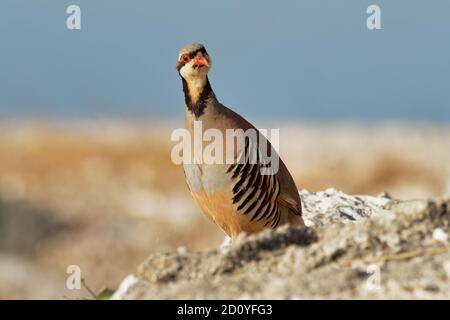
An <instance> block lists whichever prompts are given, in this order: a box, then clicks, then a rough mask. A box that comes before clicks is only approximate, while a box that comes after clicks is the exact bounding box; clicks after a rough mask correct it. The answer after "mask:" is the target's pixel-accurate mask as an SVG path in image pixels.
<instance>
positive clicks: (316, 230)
mask: <svg viewBox="0 0 450 320" xmlns="http://www.w3.org/2000/svg"><path fill="white" fill-rule="evenodd" d="M301 195H302V200H303V202H304V209H305V210H304V216H305V221H306V223H307V225H308V227H306V228H302V229H295V228H289V227H282V228H279V229H277V230H275V231H272V230H270V231H266V232H263V233H260V234H257V235H251V236H245V235H243V236H241V237H239V238H238V239H237V240H236V241H234V243H232V244H231V245H230V246H228V247H224V248H218V249H215V250H209V251H202V252H190V251H188V250H186V249H185V248H183V247H180V248H178V250H177V251H173V252H168V253H162V254H155V255H151V256H150V257H149V258H148V259H147V260H146V261H145V262H144V263H142V264H141V265H140V266H139V267H138V269H137V271H136V273H135V274H134V275H130V276H128V277H127V278H126V279H125V280H124V281H123V282H122V284H121V286H120V287H119V289H118V290H117V291H116V293H115V294H114V295H113V298H115V299H310V298H314V299H315V298H326V299H330V298H331V299H335V298H337V299H341V298H343V299H346V298H363V299H372V298H375V299H377V298H378V299H379V298H381V299H384V298H388V299H394V298H395V299H396V298H400V299H406V298H413V299H426V298H443V299H448V298H450V251H449V248H450V246H449V239H448V234H449V232H450V208H449V205H450V197H447V198H445V197H444V198H441V199H434V200H411V201H399V200H392V199H390V197H389V196H388V195H387V194H382V195H379V196H378V197H370V196H348V195H346V194H343V193H341V192H338V191H336V190H334V189H329V190H326V191H324V192H318V193H311V192H308V191H306V190H304V191H302V192H301Z"/></svg>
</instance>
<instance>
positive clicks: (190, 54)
mask: <svg viewBox="0 0 450 320" xmlns="http://www.w3.org/2000/svg"><path fill="white" fill-rule="evenodd" d="M199 52H201V53H203V54H207V53H206V49H205V48H200V49H197V50H195V51H192V52H189V53H188V55H189V58H191V59H193V58H194V57H195V56H196V55H197V53H199Z"/></svg>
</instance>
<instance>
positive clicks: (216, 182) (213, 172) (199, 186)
mask: <svg viewBox="0 0 450 320" xmlns="http://www.w3.org/2000/svg"><path fill="white" fill-rule="evenodd" d="M224 170H226V168H224V167H223V165H215V164H213V165H209V164H185V165H184V174H185V175H186V181H187V184H188V185H189V189H190V190H191V192H195V193H197V192H205V193H206V194H208V195H213V194H215V193H216V192H218V191H220V190H222V189H223V188H224V187H225V186H226V185H227V184H228V183H229V182H230V180H229V179H228V177H227V176H226V175H225V174H224V172H225V171H224Z"/></svg>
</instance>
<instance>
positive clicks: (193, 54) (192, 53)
mask: <svg viewBox="0 0 450 320" xmlns="http://www.w3.org/2000/svg"><path fill="white" fill-rule="evenodd" d="M199 52H201V53H202V54H205V55H207V54H208V53H207V52H206V49H205V48H200V49H197V50H195V51H192V52H189V53H185V54H187V55H188V56H189V58H190V59H193V58H194V57H195V56H196V55H197V53H199ZM186 63H189V61H188V62H184V61H183V55H181V58H180V60H179V61H178V63H177V70H178V71H180V69H181V68H183V67H184V65H185V64H186Z"/></svg>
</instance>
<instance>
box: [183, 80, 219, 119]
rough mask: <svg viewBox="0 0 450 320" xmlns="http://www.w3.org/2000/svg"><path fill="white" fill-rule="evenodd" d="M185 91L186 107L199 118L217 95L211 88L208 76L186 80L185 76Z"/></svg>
mask: <svg viewBox="0 0 450 320" xmlns="http://www.w3.org/2000/svg"><path fill="white" fill-rule="evenodd" d="M181 79H182V80H183V91H184V100H185V103H186V108H187V110H188V111H189V112H191V113H192V114H193V115H194V116H195V118H196V119H198V118H199V117H200V116H201V115H202V114H203V113H204V112H205V109H206V108H207V107H208V104H211V102H214V101H215V99H216V96H215V94H214V92H213V90H212V88H211V84H210V83H209V80H208V77H206V76H205V77H204V78H196V79H191V80H186V79H184V78H183V77H182V78H181Z"/></svg>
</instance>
